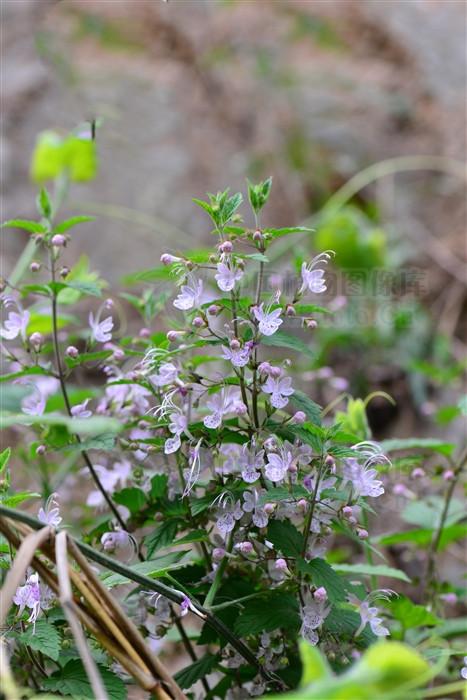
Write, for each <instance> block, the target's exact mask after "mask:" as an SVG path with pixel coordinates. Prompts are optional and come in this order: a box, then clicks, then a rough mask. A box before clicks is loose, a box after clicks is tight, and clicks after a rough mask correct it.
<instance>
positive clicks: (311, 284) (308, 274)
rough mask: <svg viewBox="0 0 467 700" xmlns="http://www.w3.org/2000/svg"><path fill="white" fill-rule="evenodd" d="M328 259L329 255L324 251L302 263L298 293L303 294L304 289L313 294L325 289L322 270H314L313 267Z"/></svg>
mask: <svg viewBox="0 0 467 700" xmlns="http://www.w3.org/2000/svg"><path fill="white" fill-rule="evenodd" d="M330 252H331V251H330ZM330 259H331V255H330V254H329V253H327V252H326V253H321V254H320V255H317V256H316V257H315V258H313V260H312V261H311V262H310V263H306V262H304V263H303V264H302V286H301V287H300V290H299V294H303V292H305V291H306V290H308V291H310V292H312V293H313V294H321V293H322V292H325V291H326V289H327V287H326V284H325V281H324V279H323V278H324V270H323V269H317V270H315V269H314V268H315V266H316V265H318V264H319V263H321V262H322V263H324V264H326V263H327V262H328V261H329V260H330Z"/></svg>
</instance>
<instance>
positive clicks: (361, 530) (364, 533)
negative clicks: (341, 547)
mask: <svg viewBox="0 0 467 700" xmlns="http://www.w3.org/2000/svg"><path fill="white" fill-rule="evenodd" d="M357 535H358V536H359V537H360V539H362V540H366V539H367V538H368V530H365V528H363V527H357Z"/></svg>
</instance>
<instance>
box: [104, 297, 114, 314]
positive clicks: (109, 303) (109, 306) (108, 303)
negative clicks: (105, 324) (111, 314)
mask: <svg viewBox="0 0 467 700" xmlns="http://www.w3.org/2000/svg"><path fill="white" fill-rule="evenodd" d="M113 307H114V302H113V299H106V300H105V301H104V308H105V309H107V310H108V311H110V310H111V309H113Z"/></svg>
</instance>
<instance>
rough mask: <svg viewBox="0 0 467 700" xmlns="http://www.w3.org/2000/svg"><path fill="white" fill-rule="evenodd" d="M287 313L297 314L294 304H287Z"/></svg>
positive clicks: (290, 314)
mask: <svg viewBox="0 0 467 700" xmlns="http://www.w3.org/2000/svg"><path fill="white" fill-rule="evenodd" d="M285 315H286V316H296V315H297V312H296V311H295V307H294V306H293V304H287V306H286V307H285Z"/></svg>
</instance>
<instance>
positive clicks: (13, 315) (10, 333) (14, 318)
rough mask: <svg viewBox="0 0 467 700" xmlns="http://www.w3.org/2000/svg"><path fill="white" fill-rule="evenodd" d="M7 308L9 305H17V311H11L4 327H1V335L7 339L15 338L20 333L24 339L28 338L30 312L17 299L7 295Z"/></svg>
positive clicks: (5, 301) (5, 302) (5, 298)
mask: <svg viewBox="0 0 467 700" xmlns="http://www.w3.org/2000/svg"><path fill="white" fill-rule="evenodd" d="M3 304H4V306H5V308H7V307H8V306H12V305H13V306H16V308H17V311H10V312H9V314H8V318H7V319H6V321H5V322H4V328H0V336H1V337H2V338H5V340H14V339H15V338H17V337H18V336H19V335H20V336H21V337H22V339H23V340H26V328H27V326H28V323H29V319H30V313H29V311H24V310H23V309H22V307H21V305H20V304H19V302H18V301H16V299H14V298H13V297H10V296H7V297H4V298H3Z"/></svg>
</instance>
